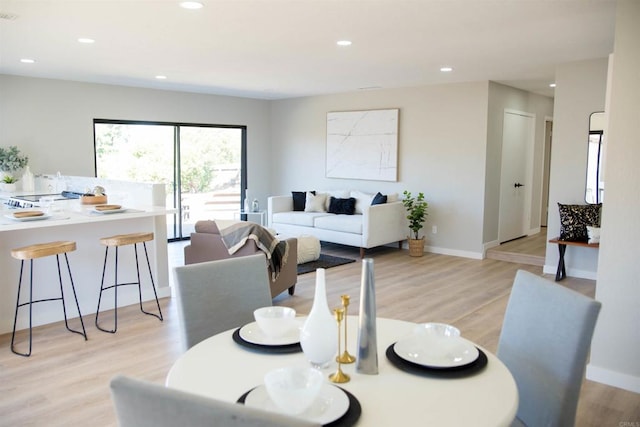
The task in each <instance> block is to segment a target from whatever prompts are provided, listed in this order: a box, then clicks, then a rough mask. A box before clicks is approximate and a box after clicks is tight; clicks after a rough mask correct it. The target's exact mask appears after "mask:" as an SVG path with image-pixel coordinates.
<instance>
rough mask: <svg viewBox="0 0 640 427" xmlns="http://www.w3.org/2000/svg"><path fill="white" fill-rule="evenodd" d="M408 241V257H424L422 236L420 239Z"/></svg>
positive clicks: (409, 239)
mask: <svg viewBox="0 0 640 427" xmlns="http://www.w3.org/2000/svg"><path fill="white" fill-rule="evenodd" d="M407 240H408V241H409V255H410V256H423V255H424V236H422V238H420V239H411V238H408V239H407Z"/></svg>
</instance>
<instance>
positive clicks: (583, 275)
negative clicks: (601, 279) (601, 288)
mask: <svg viewBox="0 0 640 427" xmlns="http://www.w3.org/2000/svg"><path fill="white" fill-rule="evenodd" d="M565 270H566V272H567V277H577V278H579V279H589V280H596V279H597V278H598V272H596V271H587V270H578V269H575V268H566V269H565ZM542 271H543V272H544V273H546V274H553V275H554V276H555V275H556V272H557V271H558V266H557V265H548V264H545V265H544V268H543V269H542Z"/></svg>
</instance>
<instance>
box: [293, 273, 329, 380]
mask: <svg viewBox="0 0 640 427" xmlns="http://www.w3.org/2000/svg"><path fill="white" fill-rule="evenodd" d="M300 346H301V347H302V352H303V353H304V355H305V357H306V358H307V359H308V360H309V362H311V365H312V366H314V367H315V368H319V369H322V368H326V367H328V366H329V364H330V363H331V361H333V360H334V359H335V357H336V354H337V353H338V325H337V323H336V319H335V318H334V317H333V315H332V314H331V311H330V310H329V305H328V304H327V291H326V287H325V270H324V268H318V269H317V270H316V290H315V295H314V297H313V307H311V312H310V313H309V317H307V320H306V321H305V322H304V325H303V326H302V330H301V331H300Z"/></svg>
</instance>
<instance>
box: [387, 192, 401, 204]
mask: <svg viewBox="0 0 640 427" xmlns="http://www.w3.org/2000/svg"><path fill="white" fill-rule="evenodd" d="M398 200H400V195H398V193H389V194H387V203H393V202H397V201H398Z"/></svg>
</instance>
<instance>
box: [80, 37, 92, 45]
mask: <svg viewBox="0 0 640 427" xmlns="http://www.w3.org/2000/svg"><path fill="white" fill-rule="evenodd" d="M95 42H96V41H95V40H94V39H89V38H86V37H80V38H79V39H78V43H84V44H91V43H95Z"/></svg>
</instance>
